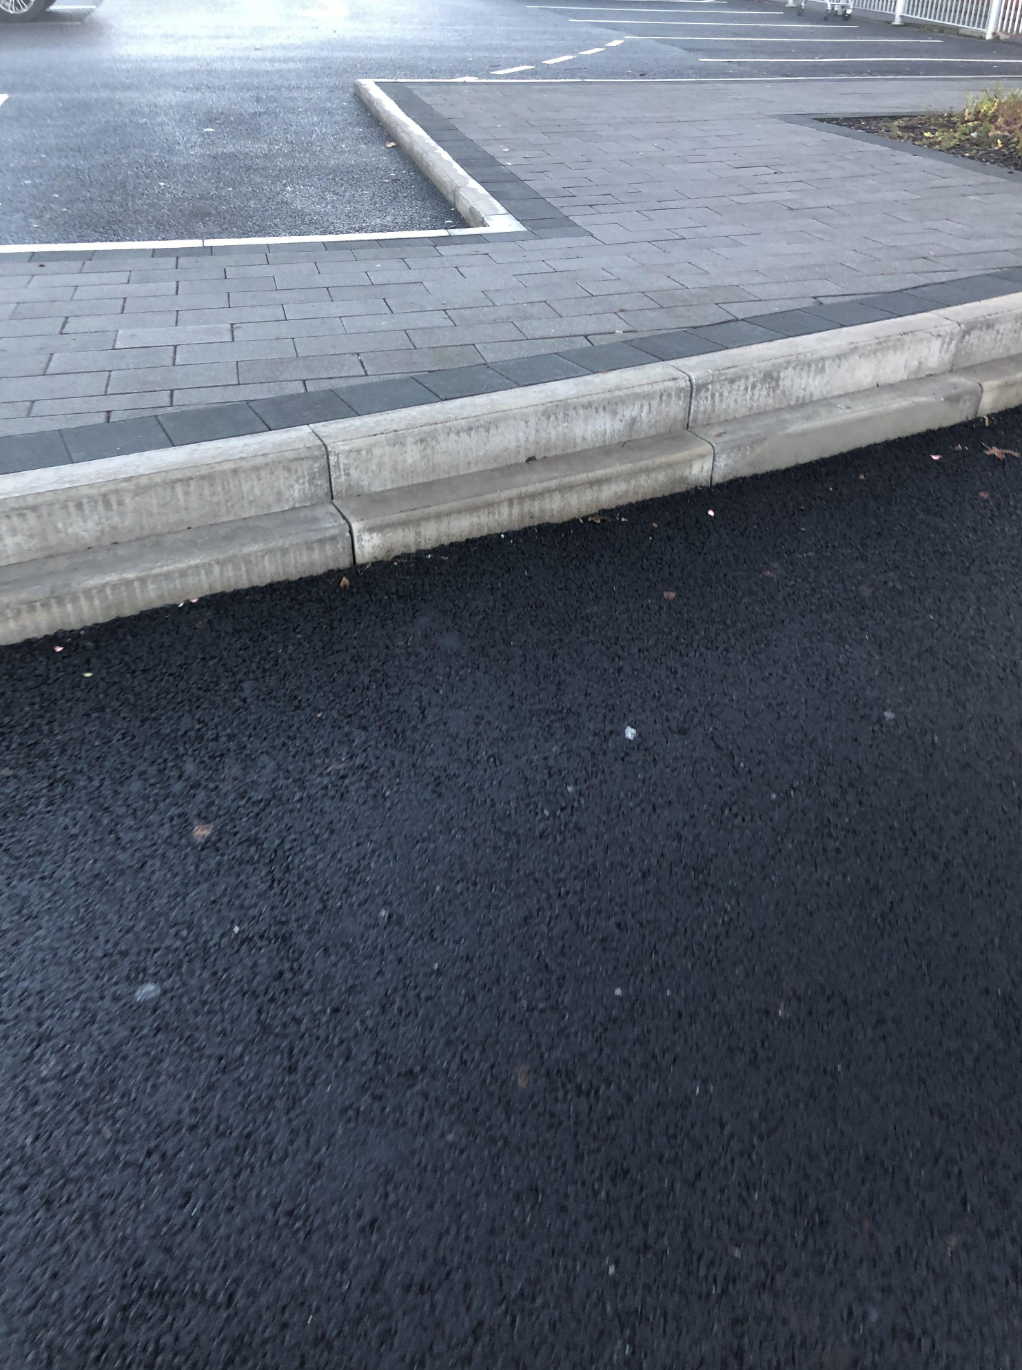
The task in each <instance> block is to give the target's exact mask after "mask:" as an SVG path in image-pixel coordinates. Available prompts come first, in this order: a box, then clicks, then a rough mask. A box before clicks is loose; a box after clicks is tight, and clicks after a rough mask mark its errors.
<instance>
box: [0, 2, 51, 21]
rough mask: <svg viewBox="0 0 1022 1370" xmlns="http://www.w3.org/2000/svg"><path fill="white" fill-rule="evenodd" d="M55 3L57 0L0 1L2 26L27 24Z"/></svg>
mask: <svg viewBox="0 0 1022 1370" xmlns="http://www.w3.org/2000/svg"><path fill="white" fill-rule="evenodd" d="M55 3H56V0H0V24H27V23H28V21H29V20H30V19H38V18H39V16H40V15H41V14H45V12H46V11H47V10H48V9H49V8H50V6H51V5H53V4H55Z"/></svg>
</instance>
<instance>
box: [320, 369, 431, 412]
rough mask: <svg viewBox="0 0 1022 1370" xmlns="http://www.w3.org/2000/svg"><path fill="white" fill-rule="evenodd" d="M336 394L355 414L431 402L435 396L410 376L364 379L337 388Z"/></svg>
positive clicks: (403, 407)
mask: <svg viewBox="0 0 1022 1370" xmlns="http://www.w3.org/2000/svg"><path fill="white" fill-rule="evenodd" d="M337 394H338V395H339V396H340V397H341V398H342V399H343V400H344V401H345V402H346V403H347V404H349V405H350V406H351V408H352V409H353V410H354V411H355V413H356V414H381V413H385V412H386V410H388V409H408V408H411V407H412V406H414V405H418V404H432V403H433V402H434V401H435V399H436V396H435V395H434V394H433V392H432V390H428V389H427V388H426V386H424V385H423V384H422V383H421V382H420V381H417V380H415V379H414V378H413V377H411V376H403V377H401V378H400V379H399V380H385V381H365V382H363V383H362V384H361V385H352V386H348V387H347V388H343V387H342V388H339V389H338V391H337Z"/></svg>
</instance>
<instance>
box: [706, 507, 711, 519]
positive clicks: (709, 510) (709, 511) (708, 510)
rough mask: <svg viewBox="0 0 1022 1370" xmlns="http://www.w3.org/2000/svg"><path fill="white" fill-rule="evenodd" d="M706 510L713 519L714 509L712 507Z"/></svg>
mask: <svg viewBox="0 0 1022 1370" xmlns="http://www.w3.org/2000/svg"><path fill="white" fill-rule="evenodd" d="M706 512H707V513H708V514H709V516H710V518H711V519H712V518H713V510H712V509H707V511H706Z"/></svg>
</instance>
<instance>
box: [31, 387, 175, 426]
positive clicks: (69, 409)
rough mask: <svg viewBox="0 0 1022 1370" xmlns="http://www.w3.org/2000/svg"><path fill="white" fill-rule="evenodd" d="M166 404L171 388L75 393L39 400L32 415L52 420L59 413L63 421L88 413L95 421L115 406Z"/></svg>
mask: <svg viewBox="0 0 1022 1370" xmlns="http://www.w3.org/2000/svg"><path fill="white" fill-rule="evenodd" d="M164 404H170V391H169V390H147V391H144V392H142V393H139V394H134V395H107V394H105V393H103V394H98V395H73V396H70V397H69V398H67V399H55V400H37V401H36V402H35V404H33V405H32V417H33V418H37V419H42V418H44V417H47V416H49V418H50V419H51V421H52V419H53V417H54V416H55V415H59V416H61V421H63V419H64V418H66V417H68V416H75V415H81V414H88V415H91V416H92V422H93V423H95V421H96V419H97V417H98V416H100V415H108V414H110V413H111V412H112V410H113V409H115V408H116V409H125V408H129V407H130V408H132V409H139V408H141V407H143V406H145V407H146V408H150V409H154V408H158V407H159V406H160V405H164Z"/></svg>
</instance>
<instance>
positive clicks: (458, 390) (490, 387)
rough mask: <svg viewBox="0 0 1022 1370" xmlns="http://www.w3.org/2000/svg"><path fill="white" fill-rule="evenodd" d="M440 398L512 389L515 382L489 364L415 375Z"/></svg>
mask: <svg viewBox="0 0 1022 1370" xmlns="http://www.w3.org/2000/svg"><path fill="white" fill-rule="evenodd" d="M415 379H416V380H418V381H421V382H422V384H423V385H424V386H426V388H427V389H429V390H432V391H433V393H434V394H435V395H437V396H438V397H439V398H440V399H442V400H458V399H462V398H464V397H465V396H467V395H489V394H491V393H493V392H494V391H497V390H513V389H514V388H515V382H514V381H512V380H510V379H509V378H508V377H507V376H504V375H502V374H501V373H500V372H499V371H495V370H493V369H492V368H490V367H489V366H485V365H478V366H452V367H445V368H444V369H443V370H440V371H428V372H425V373H423V374H420V375H418V376H416V377H415Z"/></svg>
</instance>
